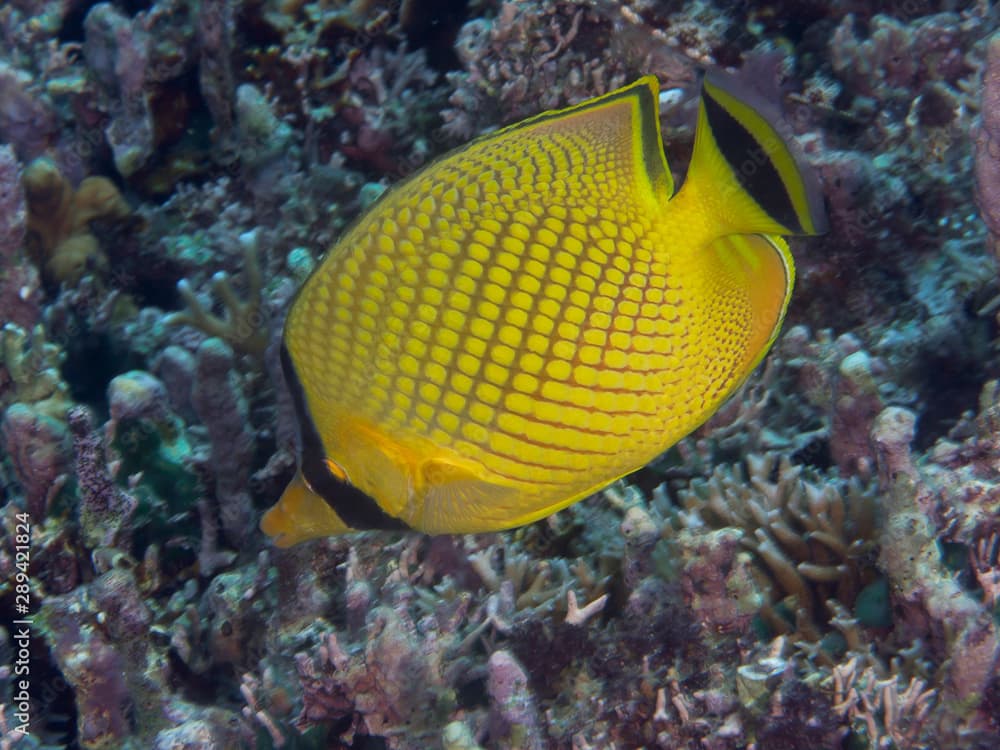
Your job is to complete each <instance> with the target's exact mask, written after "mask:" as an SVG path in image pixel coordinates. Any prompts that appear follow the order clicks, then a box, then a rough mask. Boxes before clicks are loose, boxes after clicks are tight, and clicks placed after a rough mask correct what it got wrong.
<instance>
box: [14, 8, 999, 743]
mask: <svg viewBox="0 0 1000 750" xmlns="http://www.w3.org/2000/svg"><path fill="white" fill-rule="evenodd" d="M998 23H1000V15H998V9H997V8H996V6H995V4H990V3H987V2H985V0H974V1H973V2H967V3H960V4H954V3H941V2H929V3H922V4H919V3H918V4H913V3H881V4H878V6H877V7H873V6H871V5H870V4H869V5H865V4H862V3H859V2H857V1H856V0H828V2H824V3H818V2H808V3H791V2H778V1H777V0H773V1H771V2H756V1H755V2H748V3H737V4H723V3H718V2H714V0H701V1H700V2H694V3H679V2H653V1H652V0H626V1H625V2H618V3H615V2H605V1H604V0H596V1H594V0H523V1H520V2H506V1H505V0H470V1H469V2H457V3H449V2H444V1H443V0H403V2H388V0H350V1H349V2H348V1H347V0H338V2H320V3H317V2H305V1H303V0H263V1H262V2H253V3H224V2H219V1H218V0H204V1H203V2H200V3H190V2H186V1H185V0H156V1H155V2H144V3H108V2H104V3H89V4H88V3H83V4H80V3H73V2H58V1H56V0H46V2H38V3H27V2H13V3H6V4H3V6H2V7H0V38H2V39H3V42H4V43H3V45H0V46H2V51H0V611H2V612H4V613H5V614H7V615H12V614H13V613H14V612H15V611H16V610H15V605H16V603H18V602H19V601H20V600H18V599H17V598H16V597H17V595H18V594H19V593H20V592H22V591H28V592H29V594H30V596H29V599H30V606H29V607H28V611H27V612H24V613H21V614H22V615H25V616H26V617H28V618H29V619H31V620H32V621H33V626H32V631H31V632H32V644H31V648H30V650H29V651H28V658H29V660H30V666H31V679H30V685H29V689H28V694H29V695H28V698H27V699H26V700H22V698H21V697H19V696H18V694H17V689H18V685H17V683H16V681H15V677H16V676H17V675H16V674H15V671H16V668H17V666H18V661H17V660H18V658H19V653H20V652H19V646H18V643H17V640H16V631H14V630H12V628H11V627H9V626H8V624H7V623H6V622H5V623H4V628H2V629H0V747H2V748H3V750H7V748H11V750H13V749H14V748H33V747H79V748H82V749H84V750H89V749H90V748H111V747H115V748H117V747H125V748H140V747H141V748H146V747H152V748H157V749H158V750H166V749H167V748H176V747H182V746H183V747H190V748H205V749H207V748H218V747H260V748H272V747H285V748H307V747H331V748H333V747H336V748H355V749H356V750H360V749H361V748H369V749H370V748H375V747H380V748H386V749H387V750H409V749H410V748H414V749H416V748H428V747H444V748H448V750H502V749H506V748H546V749H548V748H553V749H554V750H570V749H571V748H572V749H573V750H585V749H586V748H595V749H596V748H602V749H607V750H615V749H618V750H624V749H625V748H635V747H646V748H695V747H697V748H707V749H708V750H736V749H737V748H748V747H758V748H778V749H781V750H786V749H787V750H795V749H796V748H803V749H805V748H817V747H824V748H825V747H840V748H843V747H849V748H859V749H860V748H872V749H873V750H875V749H877V748H888V747H894V748H937V747H962V748H970V749H973V750H979V749H980V748H981V749H982V750H986V749H987V748H994V747H997V746H998V744H1000V719H998V716H1000V678H998V677H997V670H998V668H1000V626H998V622H1000V489H998V488H1000V355H998V349H997V346H996V345H997V337H998V332H997V310H998V308H1000V285H998V274H997V268H998V266H997V264H996V262H995V261H996V258H997V254H998V250H997V237H998V236H1000V166H998V165H1000V147H998V145H997V144H1000V41H998V39H997V36H996V35H993V36H992V38H990V37H989V36H988V35H987V34H988V32H990V30H992V29H995V28H996V27H997V25H998ZM705 68H709V69H724V70H726V71H728V72H729V73H730V74H731V75H733V76H736V80H737V81H738V85H739V86H740V87H745V88H746V89H747V90H752V91H753V92H754V95H755V96H756V97H757V98H760V99H764V100H767V101H768V102H769V103H770V104H771V105H772V108H773V109H774V110H775V111H776V112H779V113H780V116H781V117H782V120H783V121H782V123H781V127H782V129H783V131H785V132H786V133H788V134H789V135H790V137H792V138H794V139H795V140H796V141H797V142H798V145H799V146H800V150H801V151H802V152H803V154H804V158H805V159H806V160H807V161H808V162H810V163H811V164H812V165H813V166H814V167H815V169H816V170H817V172H818V173H819V175H820V177H821V179H822V182H823V190H824V193H825V196H826V199H827V202H828V206H829V210H830V215H831V225H832V226H831V231H830V233H829V234H828V235H827V236H826V237H824V238H821V239H815V240H810V241H808V242H799V241H796V240H794V239H793V240H792V241H791V247H792V252H793V254H794V255H795V258H796V265H797V280H796V285H797V288H796V292H795V295H794V296H793V300H792V305H791V307H790V309H789V311H788V316H787V318H788V319H787V322H786V326H785V330H784V332H783V334H782V336H781V337H780V338H779V340H778V342H777V344H776V345H775V347H774V350H773V351H772V353H771V354H770V355H769V357H768V359H767V360H766V363H765V364H764V366H762V367H761V368H760V369H759V371H758V372H757V373H756V374H755V375H754V376H753V377H752V378H751V380H750V381H749V382H748V383H747V385H746V386H745V388H744V389H743V390H742V391H741V392H739V393H738V394H735V395H734V396H733V398H732V399H731V400H730V401H729V402H728V403H727V404H725V405H724V406H723V408H722V409H720V410H719V411H718V413H717V414H716V415H715V416H714V417H713V418H712V419H711V420H709V422H708V423H707V424H705V425H704V426H702V427H701V428H699V429H698V430H696V431H695V432H694V433H693V434H692V435H690V436H689V437H688V438H686V439H685V440H683V441H681V443H679V444H678V445H677V446H675V448H673V449H671V450H670V451H668V452H667V453H666V454H665V455H664V456H662V457H661V458H659V459H658V460H657V461H655V462H654V463H653V464H651V465H650V466H649V467H646V468H644V469H642V470H641V471H639V472H636V473H635V474H633V475H631V476H629V477H626V478H624V479H622V480H620V481H619V482H616V483H615V484H614V485H612V486H611V487H609V488H607V489H606V490H604V491H603V492H601V493H598V494H597V495H595V496H594V497H592V498H590V499H588V500H586V501H583V502H581V503H579V504H577V505H575V506H573V507H571V508H569V509H566V510H564V511H561V512H560V513H558V514H557V515H555V516H552V517H550V518H547V519H544V520H542V521H539V522H538V523H536V524H533V525H531V526H529V527H526V528H523V529H517V530H513V531H510V532H506V533H502V534H484V535H475V536H471V535H470V536H463V537H454V538H452V537H440V538H426V537H421V536H417V535H398V534H388V533H386V534H377V533H368V534H358V535H354V536H349V537H342V538H333V539H323V540H316V541H314V542H310V543H309V544H307V545H303V546H301V547H297V548H293V549H289V550H278V549H274V548H271V547H270V546H269V545H268V544H267V542H266V540H265V539H264V537H263V535H262V534H260V532H259V531H258V530H257V520H258V516H259V514H260V512H261V511H262V510H263V508H265V507H267V506H268V505H270V504H271V503H272V502H273V501H274V499H275V497H276V496H277V495H278V493H280V491H281V489H282V488H283V487H284V486H285V485H286V484H287V482H288V480H289V478H290V477H291V475H292V473H293V472H294V470H295V440H296V430H295V425H294V421H293V420H292V419H291V418H290V414H291V411H292V408H291V403H290V397H289V393H288V391H287V389H286V388H285V387H284V385H283V383H282V375H281V366H280V363H279V354H278V350H279V347H278V343H279V336H280V331H281V326H282V321H283V319H284V315H285V312H286V310H287V308H288V305H289V303H290V300H291V299H292V298H293V296H294V294H295V290H296V288H297V287H298V286H299V285H300V284H301V283H302V281H303V280H304V279H305V278H306V276H308V274H309V273H310V271H311V270H312V268H314V267H315V265H316V263H317V262H318V261H319V260H320V259H321V257H322V255H323V253H324V252H326V251H327V250H328V248H329V247H330V245H331V243H332V242H333V241H334V240H335V239H336V237H337V236H338V235H339V234H340V233H341V232H342V230H343V229H344V227H345V226H347V225H348V223H349V222H351V221H352V220H353V219H354V218H355V217H356V216H357V215H358V213H359V212H360V211H362V210H363V209H364V208H365V207H367V206H368V205H371V203H372V202H374V201H376V200H378V197H379V196H380V195H381V194H382V192H383V191H384V190H385V189H386V188H387V187H388V186H390V185H391V184H393V183H394V182H396V181H398V180H399V179H401V178H403V177H404V176H406V175H408V174H410V173H412V172H413V171H414V170H416V169H419V168H420V166H421V165H422V164H424V163H425V162H427V161H428V160H431V159H433V158H435V157H436V156H438V155H439V154H441V153H443V152H444V151H446V150H447V149H448V148H451V147H453V146H457V145H459V144H460V143H461V142H463V141H465V140H466V139H469V138H473V137H475V136H478V135H480V134H482V133H484V132H488V131H490V130H492V129H495V128H497V127H501V126H503V125H506V124H508V123H511V122H514V121H516V120H518V119H520V118H522V117H525V116H529V115H532V114H535V113H536V112H539V111H541V110H543V109H545V108H549V107H558V106H564V105H567V104H569V103H572V102H576V101H580V100H582V99H584V98H586V97H589V96H593V95H595V94H599V93H602V92H605V91H608V90H610V89H611V88H613V87H615V86H617V85H619V84H622V83H625V82H627V81H628V80H630V79H632V78H634V77H636V76H638V75H640V74H645V73H650V74H653V75H656V76H657V77H658V79H659V81H660V84H661V90H662V96H661V101H660V108H661V130H662V134H663V138H664V144H665V147H666V153H667V156H668V159H669V162H670V167H671V169H672V170H673V171H674V173H675V176H676V178H677V182H678V183H680V181H681V179H682V178H683V175H684V172H685V169H686V163H687V159H688V155H689V153H690V149H691V141H692V138H693V132H694V130H693V123H694V119H695V116H696V114H697V113H696V102H697V97H696V90H697V81H698V75H699V69H705ZM980 219H981V220H980ZM25 518H27V519H30V534H29V536H30V540H29V543H28V544H27V545H26V544H25V543H24V537H25V533H24V531H23V524H24V523H25V521H24V519H25ZM25 546H27V548H28V550H27V553H26V552H25ZM19 587H21V588H19ZM11 619H12V618H11ZM22 708H26V711H27V713H28V714H29V715H30V722H29V726H28V728H29V729H30V733H29V734H27V735H25V734H24V733H23V732H22V731H21V730H22V727H21V726H20V725H21V722H20V721H19V720H18V719H17V718H16V715H17V714H18V713H20V712H22Z"/></svg>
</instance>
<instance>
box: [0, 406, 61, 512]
mask: <svg viewBox="0 0 1000 750" xmlns="http://www.w3.org/2000/svg"><path fill="white" fill-rule="evenodd" d="M0 435H2V437H3V446H4V449H5V450H6V451H7V455H8V456H10V459H11V462H12V463H13V465H14V473H15V475H16V476H17V479H18V481H19V482H20V483H21V487H22V489H23V490H24V495H25V507H26V509H27V511H28V513H30V514H31V517H32V518H33V519H35V521H42V520H43V519H44V518H45V516H46V511H47V509H48V505H49V503H50V501H51V500H52V498H53V496H54V495H55V493H56V492H58V491H59V489H60V488H61V487H62V485H63V481H64V480H65V475H66V473H67V471H68V470H69V466H70V450H69V433H68V432H67V430H66V427H65V425H64V424H63V423H62V422H59V421H58V420H56V419H53V418H52V417H50V416H47V415H46V414H44V413H41V412H39V411H38V410H36V409H34V408H33V407H32V406H30V405H28V404H21V403H17V404H12V405H11V406H10V407H9V408H8V409H7V411H6V412H4V415H3V421H2V422H0Z"/></svg>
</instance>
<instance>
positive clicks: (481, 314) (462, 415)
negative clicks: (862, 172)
mask: <svg viewBox="0 0 1000 750" xmlns="http://www.w3.org/2000/svg"><path fill="white" fill-rule="evenodd" d="M657 93H658V87H657V83H656V80H655V79H654V78H652V77H646V78H642V79H640V80H639V81H637V82H635V83H633V84H631V85H630V86H626V87H625V88H622V89H619V90H617V91H614V92H612V93H609V94H607V95H605V96H602V97H598V98H596V99H592V100H589V101H586V102H583V103H581V104H578V105H576V106H572V107H569V108H566V109H563V110H558V111H553V112H546V113H543V114H541V115H538V116H536V117H533V118H530V119H528V120H525V121H523V122H521V123H517V124H515V125H512V126H509V127H507V128H504V129H502V130H499V131H497V132H495V133H492V134H489V135H487V136H484V137H482V138H479V139H477V140H474V141H472V142H471V143H469V144H467V145H465V146H463V147H461V148H459V149H458V150H457V151H455V152H452V153H451V154H449V155H447V156H445V157H443V158H441V159H440V160H438V161H436V162H434V163H432V164H431V165H429V166H428V167H426V168H425V169H424V170H422V171H421V172H419V173H417V174H416V175H414V176H412V177H410V178H409V179H407V180H405V181H404V182H402V183H401V184H399V185H398V186H396V187H394V188H392V189H391V190H389V191H388V192H387V193H386V194H385V195H384V196H383V198H382V199H381V200H380V201H379V202H378V203H377V204H375V206H373V207H372V209H371V210H369V212H368V213H366V214H365V215H364V216H362V217H361V218H360V220H358V221H357V223H355V224H354V225H353V226H352V227H351V228H350V229H349V230H348V231H347V232H346V234H345V235H344V236H343V237H342V238H341V239H340V241H339V242H338V243H337V244H336V245H335V246H334V248H333V249H332V250H331V251H330V253H329V254H328V256H327V257H326V258H325V259H324V261H323V262H322V263H321V264H320V265H319V267H318V268H317V269H316V271H315V272H314V273H313V275H312V276H311V277H310V278H309V279H308V280H307V281H306V283H305V284H304V286H303V288H302V289H301V290H300V292H299V294H298V296H297V297H296V299H295V301H294V302H293V304H292V306H291V309H290V311H289V314H288V318H287V321H286V324H285V330H284V338H283V346H282V359H283V366H284V372H285V376H286V380H287V382H288V385H289V387H290V389H291V391H292V394H293V397H294V400H295V404H296V412H297V418H298V420H299V428H300V433H301V434H300V437H301V452H302V455H301V461H300V471H299V473H298V474H297V475H296V477H295V479H294V480H293V481H292V483H291V484H290V485H289V488H288V489H287V490H286V492H285V493H284V495H283V496H282V498H281V500H280V501H279V503H278V504H277V505H276V506H275V507H274V508H272V509H271V510H270V511H269V512H268V513H267V514H266V515H265V517H264V519H263V521H262V528H263V529H264V531H265V532H267V533H268V534H270V535H271V536H273V537H274V538H275V541H276V543H277V544H278V545H279V546H287V545H290V544H295V543H297V542H300V541H303V540H305V539H309V538H312V537H316V536H324V535H329V534H335V533H343V532H345V531H349V530H352V529H362V528H395V529H415V530H420V531H424V532H429V533H470V532H481V531H493V530H498V529H506V528H511V527H515V526H519V525H522V524H526V523H529V522H532V521H535V520H537V519H539V518H543V517H545V516H547V515H549V514H551V513H553V512H555V511H557V510H559V509H561V508H564V507H566V506H567V505H570V504H571V503H573V502H576V501H578V500H580V499H582V498H584V497H586V496H587V495H589V494H591V493H593V492H595V491H597V490H599V489H601V488H602V487H604V486H606V485H607V484H609V483H610V482H612V481H614V480H615V479H618V478H619V477H622V476H624V475H626V474H628V473H629V472H632V471H634V470H636V469H638V468H640V467H642V466H643V465H645V464H647V463H649V462H650V461H651V460H653V459H654V458H655V457H656V456H657V455H659V454H660V453H662V452H663V451H664V450H665V449H667V448H668V447H669V446H671V445H673V444H674V443H675V442H676V441H678V440H679V439H681V438H682V437H684V436H685V435H687V434H688V433H689V432H691V431H692V430H693V429H695V428H696V427H698V426H699V425H700V424H702V423H703V422H704V421H705V420H706V419H707V418H708V417H709V416H711V414H712V413H713V412H714V411H715V410H716V409H717V408H718V407H719V406H720V405H721V404H722V403H723V402H724V401H725V400H726V399H727V398H728V397H729V396H730V395H731V394H732V393H733V391H734V390H735V389H736V388H738V387H739V385H740V384H741V383H742V382H743V381H744V380H745V379H746V378H747V376H748V375H749V374H750V372H751V371H752V370H753V369H754V367H755V366H756V365H757V364H758V363H759V361H760V360H761V358H762V357H763V356H764V354H765V353H766V351H767V350H768V348H769V347H770V346H771V344H772V343H773V342H774V339H775V337H776V336H777V333H778V330H779V328H780V325H781V321H782V318H783V316H784V313H785V309H786V307H787V304H788V300H789V296H790V294H791V290H792V286H793V282H794V264H793V260H792V257H791V254H790V252H789V250H788V247H787V245H786V243H785V242H784V240H783V239H782V236H783V235H788V234H814V233H817V232H819V231H821V230H822V229H823V228H824V226H823V225H824V217H823V214H822V208H821V201H820V199H819V197H818V193H817V191H816V190H815V188H814V187H813V186H812V185H811V184H810V180H809V176H808V175H807V174H805V173H804V172H803V171H801V170H800V168H799V167H798V166H797V164H796V162H795V160H794V158H793V156H792V154H791V152H790V151H789V150H788V148H787V146H786V144H785V143H784V142H783V141H782V139H781V138H780V137H779V136H778V134H777V133H776V131H775V130H774V129H773V127H772V126H771V125H770V123H769V121H768V120H767V119H766V118H765V117H763V116H762V115H761V114H760V113H759V112H758V110H757V109H755V108H754V107H753V106H751V105H749V104H748V103H746V102H745V101H744V100H743V99H742V98H741V97H740V96H737V95H736V94H734V93H733V92H732V91H730V90H729V89H727V88H726V86H725V85H722V84H720V83H717V82H713V81H711V80H706V81H705V83H704V85H703V93H702V100H701V105H700V112H699V122H698V129H697V135H696V143H695V149H694V154H693V156H692V161H691V165H690V167H689V171H688V174H687V177H686V179H685V182H684V185H683V186H682V188H681V189H680V190H679V191H677V192H676V193H675V191H674V186H673V181H672V178H671V174H670V171H669V169H668V168H667V164H666V160H665V157H664V154H663V149H662V144H661V140H660V131H659V119H658V111H657Z"/></svg>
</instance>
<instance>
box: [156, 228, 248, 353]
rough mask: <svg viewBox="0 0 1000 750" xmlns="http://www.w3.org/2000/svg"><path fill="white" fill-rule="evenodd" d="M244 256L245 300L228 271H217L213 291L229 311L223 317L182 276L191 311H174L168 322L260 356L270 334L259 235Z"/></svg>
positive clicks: (182, 289) (183, 292)
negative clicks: (267, 324)
mask: <svg viewBox="0 0 1000 750" xmlns="http://www.w3.org/2000/svg"><path fill="white" fill-rule="evenodd" d="M243 257H244V261H245V262H244V266H243V268H244V275H245V277H246V296H245V298H244V299H240V297H239V296H238V295H237V294H236V290H235V289H233V285H232V284H231V283H230V281H229V277H228V276H227V275H226V274H225V273H222V272H220V273H217V274H216V275H215V276H214V277H213V278H212V291H214V292H215V294H216V295H217V296H218V298H219V299H220V300H221V301H222V304H223V306H224V307H225V313H224V315H223V316H219V315H215V314H214V313H212V312H211V311H209V310H208V309H207V308H206V307H205V306H204V305H203V304H202V303H201V300H199V299H198V297H197V296H196V295H195V293H194V291H193V290H192V289H191V285H190V283H188V282H187V281H186V280H183V279H182V280H181V281H180V282H178V284H177V291H178V292H179V293H180V295H181V297H182V298H183V299H184V301H185V303H186V304H187V310H185V311H183V312H179V313H173V314H172V315H170V316H169V317H168V318H167V322H168V323H170V324H173V325H189V326H192V327H194V328H197V329H198V330H200V331H202V332H203V333H205V334H208V335H209V336H214V337H217V338H220V339H222V340H223V341H225V342H226V343H228V344H229V345H231V346H232V347H233V348H234V349H236V350H238V351H241V352H245V353H247V354H253V355H256V356H260V355H262V354H263V353H264V349H265V348H267V333H266V321H265V320H264V313H263V299H262V297H261V292H262V290H263V279H262V277H261V272H260V265H259V263H258V261H257V243H256V238H255V237H248V238H247V240H246V242H245V244H244V256H243Z"/></svg>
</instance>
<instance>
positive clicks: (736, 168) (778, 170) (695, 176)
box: [678, 74, 827, 235]
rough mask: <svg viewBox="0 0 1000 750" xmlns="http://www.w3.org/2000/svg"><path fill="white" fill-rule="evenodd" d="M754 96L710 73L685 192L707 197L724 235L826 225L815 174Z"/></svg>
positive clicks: (809, 230) (815, 230)
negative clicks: (801, 159) (738, 89)
mask: <svg viewBox="0 0 1000 750" xmlns="http://www.w3.org/2000/svg"><path fill="white" fill-rule="evenodd" d="M752 99H753V97H752V96H747V95H746V94H744V93H741V92H737V91H735V90H734V86H733V85H732V83H731V82H730V81H729V80H727V79H725V78H723V77H722V76H719V75H714V74H708V75H706V77H705V80H704V82H703V84H702V96H701V104H700V106H699V110H698V130H697V133H696V135H695V145H694V153H693V155H692V157H691V166H690V168H689V170H688V175H687V179H686V180H685V183H684V189H683V190H682V193H686V195H684V198H685V199H686V200H694V201H697V202H698V203H700V204H702V206H703V207H704V209H706V210H707V211H708V212H709V214H710V215H711V216H712V217H713V220H714V221H715V222H718V224H717V228H718V230H719V235H725V234H750V233H762V234H777V235H789V234H820V233H822V232H825V231H826V229H827V220H826V211H825V209H824V207H823V197H822V194H821V193H820V190H819V184H818V182H817V180H816V178H815V176H814V175H813V173H812V172H811V171H810V170H809V169H808V167H806V166H804V165H802V164H800V163H799V161H798V160H797V159H796V157H795V155H794V153H793V151H792V149H791V148H790V147H789V145H788V143H787V142H786V141H785V140H784V139H783V138H782V137H781V135H779V134H778V131H777V130H776V129H775V127H774V125H772V124H771V121H770V120H769V119H768V118H767V117H766V116H765V115H764V114H762V111H763V110H765V109H766V107H762V106H760V105H759V104H756V103H755V104H751V103H750V102H749V101H748V100H752ZM678 197H680V196H678Z"/></svg>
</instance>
